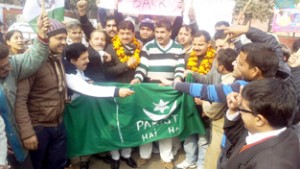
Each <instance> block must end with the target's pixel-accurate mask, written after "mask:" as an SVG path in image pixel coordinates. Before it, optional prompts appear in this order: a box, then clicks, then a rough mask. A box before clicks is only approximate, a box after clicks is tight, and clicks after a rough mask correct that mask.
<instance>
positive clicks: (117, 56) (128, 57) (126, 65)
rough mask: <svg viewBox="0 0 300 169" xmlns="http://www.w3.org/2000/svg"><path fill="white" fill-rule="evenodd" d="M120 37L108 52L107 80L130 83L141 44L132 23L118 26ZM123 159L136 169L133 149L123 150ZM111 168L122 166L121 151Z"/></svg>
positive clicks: (115, 157) (113, 157)
mask: <svg viewBox="0 0 300 169" xmlns="http://www.w3.org/2000/svg"><path fill="white" fill-rule="evenodd" d="M118 29H119V31H118V35H117V36H115V37H113V39H112V44H110V45H109V46H108V47H107V49H106V52H107V53H109V54H110V55H111V61H110V62H106V63H104V65H105V71H106V75H107V76H106V77H107V78H106V79H107V80H108V81H112V82H123V83H129V82H130V80H131V79H132V78H133V76H134V72H135V68H136V67H137V66H138V65H139V63H140V50H141V44H140V42H139V41H138V40H137V39H136V38H135V37H134V25H133V23H132V22H130V21H121V22H120V24H119V26H118ZM121 154H122V155H121V156H122V157H121V159H122V160H124V161H125V162H126V163H127V165H128V166H130V167H132V168H136V163H135V161H134V160H133V159H132V158H131V148H125V149H122V152H121ZM111 155H112V162H111V168H112V169H118V168H119V164H120V160H119V159H120V153H119V150H114V151H111Z"/></svg>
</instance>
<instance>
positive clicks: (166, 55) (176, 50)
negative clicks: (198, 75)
mask: <svg viewBox="0 0 300 169" xmlns="http://www.w3.org/2000/svg"><path fill="white" fill-rule="evenodd" d="M171 30H172V25H171V22H170V21H169V20H168V19H166V18H161V19H160V20H158V21H157V23H156V25H155V39H154V40H152V41H150V42H148V43H147V45H146V46H144V47H143V50H142V53H141V64H140V66H139V67H138V68H137V69H136V72H135V76H134V79H133V80H132V81H131V84H136V83H141V82H149V81H151V79H157V78H167V79H170V80H174V81H182V80H183V72H184V59H183V50H182V46H181V45H180V44H178V43H176V42H175V41H173V40H172V39H171V34H172V31H171ZM172 140H173V139H172V138H168V139H163V140H159V141H158V143H159V151H160V157H161V163H162V166H163V167H164V168H165V169H173V168H174V164H173V162H172V161H173V159H174V156H175V154H173V152H172V147H173V141H172ZM152 148H153V145H152V143H148V144H145V145H141V146H140V159H139V161H138V166H139V167H143V166H144V165H145V164H146V163H147V161H148V160H149V159H150V158H151V153H152Z"/></svg>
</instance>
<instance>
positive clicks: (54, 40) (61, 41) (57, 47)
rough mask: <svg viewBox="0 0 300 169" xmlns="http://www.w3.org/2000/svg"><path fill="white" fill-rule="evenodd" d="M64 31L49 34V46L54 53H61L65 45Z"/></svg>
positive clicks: (65, 36)
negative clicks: (52, 34)
mask: <svg viewBox="0 0 300 169" xmlns="http://www.w3.org/2000/svg"><path fill="white" fill-rule="evenodd" d="M66 38H67V34H66V33H60V34H57V35H54V36H51V37H50V39H49V48H50V50H51V52H53V53H54V54H61V53H62V52H63V50H64V48H65V46H66Z"/></svg>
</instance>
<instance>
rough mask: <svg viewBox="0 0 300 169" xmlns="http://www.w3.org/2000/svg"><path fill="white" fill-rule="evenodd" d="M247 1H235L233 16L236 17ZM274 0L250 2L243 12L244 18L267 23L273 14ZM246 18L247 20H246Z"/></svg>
mask: <svg viewBox="0 0 300 169" xmlns="http://www.w3.org/2000/svg"><path fill="white" fill-rule="evenodd" d="M248 1H249V0H236V4H235V7H234V15H236V16H238V15H239V13H240V12H241V11H242V10H243V8H244V7H245V6H246V4H247V3H248ZM274 6H275V3H274V0H252V1H251V3H250V5H249V6H248V8H247V10H246V11H245V18H246V21H245V22H248V21H247V19H251V18H252V19H259V20H260V21H267V20H269V18H271V17H272V16H273V14H274ZM247 17H248V18H247Z"/></svg>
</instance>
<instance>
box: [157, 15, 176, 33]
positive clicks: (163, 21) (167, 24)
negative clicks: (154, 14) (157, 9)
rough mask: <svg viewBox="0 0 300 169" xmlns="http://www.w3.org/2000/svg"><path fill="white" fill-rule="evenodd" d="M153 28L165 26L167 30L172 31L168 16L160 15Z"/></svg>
mask: <svg viewBox="0 0 300 169" xmlns="http://www.w3.org/2000/svg"><path fill="white" fill-rule="evenodd" d="M155 28H166V29H167V31H172V23H171V21H170V20H169V19H168V18H166V17H160V18H159V19H158V20H157V21H156V23H155Z"/></svg>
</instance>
